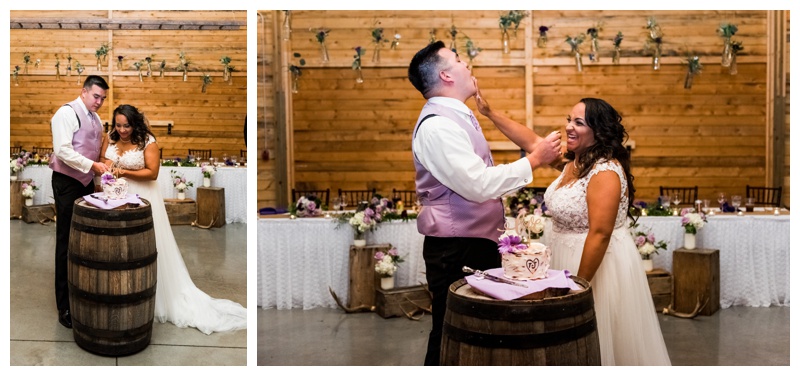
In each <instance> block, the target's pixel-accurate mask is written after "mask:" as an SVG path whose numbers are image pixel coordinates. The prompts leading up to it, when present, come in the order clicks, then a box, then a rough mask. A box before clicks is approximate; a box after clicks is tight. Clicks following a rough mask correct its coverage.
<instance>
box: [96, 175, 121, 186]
mask: <svg viewBox="0 0 800 376" xmlns="http://www.w3.org/2000/svg"><path fill="white" fill-rule="evenodd" d="M116 181H117V179H116V178H115V177H114V175H112V174H111V173H110V172H104V173H103V175H101V176H100V183H101V184H102V185H109V184H114V183H115V182H116Z"/></svg>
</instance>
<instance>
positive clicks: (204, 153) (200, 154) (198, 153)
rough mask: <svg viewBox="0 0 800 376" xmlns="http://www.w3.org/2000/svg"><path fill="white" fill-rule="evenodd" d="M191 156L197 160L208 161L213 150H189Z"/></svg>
mask: <svg viewBox="0 0 800 376" xmlns="http://www.w3.org/2000/svg"><path fill="white" fill-rule="evenodd" d="M189 155H193V156H194V157H195V158H202V159H208V158H211V149H189Z"/></svg>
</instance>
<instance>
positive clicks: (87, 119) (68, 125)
mask: <svg viewBox="0 0 800 376" xmlns="http://www.w3.org/2000/svg"><path fill="white" fill-rule="evenodd" d="M107 91H108V84H107V83H106V80H104V79H103V78H102V77H100V76H89V77H86V81H84V82H83V89H81V94H80V96H79V97H78V98H77V99H75V100H74V101H72V102H69V103H67V104H65V105H64V106H62V107H61V108H59V109H58V111H57V112H56V113H55V115H53V118H52V120H51V121H50V129H51V131H52V134H53V157H52V158H50V168H51V169H53V178H52V184H53V197H54V199H55V204H56V218H57V220H56V273H55V275H56V278H55V286H56V307H57V308H58V322H59V323H61V325H63V326H65V327H67V328H72V317H71V316H70V312H69V289H68V286H67V252H68V250H67V248H68V245H69V231H70V224H71V223H72V208H73V206H74V202H75V200H77V199H78V198H80V197H83V196H85V195H88V194H91V193H93V192H94V191H95V185H94V182H93V180H94V177H95V176H100V175H102V174H103V173H104V172H106V171H107V170H108V168H107V167H106V165H105V164H103V163H100V162H98V161H99V158H100V147H101V146H102V143H103V142H102V141H103V127H102V126H101V125H100V117H99V116H98V115H97V110H99V109H100V107H102V106H103V102H104V101H105V99H106V92H107Z"/></svg>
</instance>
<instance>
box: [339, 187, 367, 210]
mask: <svg viewBox="0 0 800 376" xmlns="http://www.w3.org/2000/svg"><path fill="white" fill-rule="evenodd" d="M342 196H344V197H345V199H346V200H347V205H348V206H358V203H359V202H362V201H367V202H369V201H370V200H372V196H375V188H372V189H365V190H353V191H348V190H342V189H339V197H342Z"/></svg>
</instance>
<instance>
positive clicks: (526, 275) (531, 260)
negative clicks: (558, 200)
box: [498, 213, 552, 281]
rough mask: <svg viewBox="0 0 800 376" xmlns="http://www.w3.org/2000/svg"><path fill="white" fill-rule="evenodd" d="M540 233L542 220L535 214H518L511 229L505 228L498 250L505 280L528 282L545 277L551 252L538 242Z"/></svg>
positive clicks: (542, 224) (542, 227)
mask: <svg viewBox="0 0 800 376" xmlns="http://www.w3.org/2000/svg"><path fill="white" fill-rule="evenodd" d="M543 232H544V218H542V217H541V215H540V214H538V213H536V214H530V215H520V216H519V217H517V219H516V224H515V226H514V227H513V228H509V227H508V225H506V229H505V231H504V232H503V235H501V236H500V246H499V247H498V250H499V252H500V254H501V255H502V256H501V258H502V266H503V275H504V276H505V277H506V278H511V279H515V280H522V281H527V280H532V279H542V278H546V277H547V271H548V270H549V269H550V257H551V254H552V253H551V251H550V248H549V247H547V246H546V245H544V244H542V243H539V242H538V240H537V239H538V238H539V237H541V235H542V233H543Z"/></svg>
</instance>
